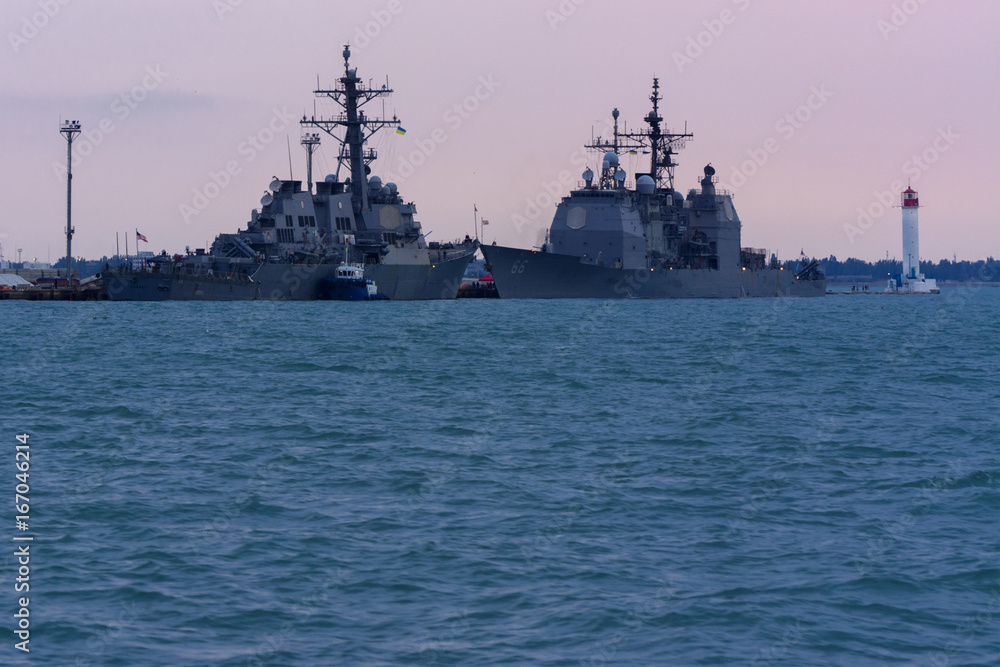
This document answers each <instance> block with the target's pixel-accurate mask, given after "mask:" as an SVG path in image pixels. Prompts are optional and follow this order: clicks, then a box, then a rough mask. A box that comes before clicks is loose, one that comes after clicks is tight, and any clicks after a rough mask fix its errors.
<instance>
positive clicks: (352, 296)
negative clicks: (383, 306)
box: [319, 264, 389, 301]
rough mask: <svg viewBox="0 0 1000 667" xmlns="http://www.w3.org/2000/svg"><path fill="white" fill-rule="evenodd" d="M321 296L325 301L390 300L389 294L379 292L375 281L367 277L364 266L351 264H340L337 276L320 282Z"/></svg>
mask: <svg viewBox="0 0 1000 667" xmlns="http://www.w3.org/2000/svg"><path fill="white" fill-rule="evenodd" d="M319 298H320V299H323V300H325V301H388V300H389V297H388V296H387V295H385V294H379V293H378V289H377V288H376V287H375V281H373V280H366V279H365V270H364V268H362V267H360V266H351V265H349V264H344V265H342V266H338V267H337V274H336V275H335V276H333V277H332V278H324V279H323V280H322V281H321V282H320V285H319Z"/></svg>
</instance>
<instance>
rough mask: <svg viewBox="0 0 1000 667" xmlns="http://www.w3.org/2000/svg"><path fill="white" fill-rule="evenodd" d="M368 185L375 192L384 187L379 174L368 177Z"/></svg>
mask: <svg viewBox="0 0 1000 667" xmlns="http://www.w3.org/2000/svg"><path fill="white" fill-rule="evenodd" d="M368 186H369V187H370V188H371V189H372V190H373V191H375V192H378V191H379V190H381V189H382V179H381V178H379V177H378V176H372V177H371V178H369V179H368Z"/></svg>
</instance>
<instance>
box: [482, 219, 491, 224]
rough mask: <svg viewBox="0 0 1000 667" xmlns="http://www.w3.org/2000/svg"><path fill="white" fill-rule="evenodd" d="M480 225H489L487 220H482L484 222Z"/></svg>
mask: <svg viewBox="0 0 1000 667" xmlns="http://www.w3.org/2000/svg"><path fill="white" fill-rule="evenodd" d="M482 224H484V225H488V224H490V221H489V220H486V219H484V220H483V221H482Z"/></svg>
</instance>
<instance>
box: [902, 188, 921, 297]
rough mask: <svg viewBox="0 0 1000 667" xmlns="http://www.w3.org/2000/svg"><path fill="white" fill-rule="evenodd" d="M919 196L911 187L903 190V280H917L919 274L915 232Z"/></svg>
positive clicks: (918, 251)
mask: <svg viewBox="0 0 1000 667" xmlns="http://www.w3.org/2000/svg"><path fill="white" fill-rule="evenodd" d="M919 208H920V198H919V197H917V192H916V190H914V189H913V188H906V189H905V190H903V203H902V209H903V280H904V281H910V280H917V276H919V275H920V239H919V236H918V233H917V210H918V209H919Z"/></svg>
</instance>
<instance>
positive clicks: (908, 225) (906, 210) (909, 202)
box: [888, 187, 940, 294]
mask: <svg viewBox="0 0 1000 667" xmlns="http://www.w3.org/2000/svg"><path fill="white" fill-rule="evenodd" d="M900 208H902V209H903V272H902V274H900V276H899V284H898V285H896V284H895V283H896V281H895V280H890V281H889V289H888V291H890V292H901V293H909V294H938V293H939V292H940V290H938V287H937V283H936V282H935V281H934V280H933V279H930V280H929V279H927V278H925V277H924V275H923V274H922V273H920V238H919V234H918V229H917V210H918V209H919V208H920V198H919V197H918V196H917V191H916V190H914V189H913V188H910V187H908V188H906V189H905V190H903V196H902V200H901V203H900Z"/></svg>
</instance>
